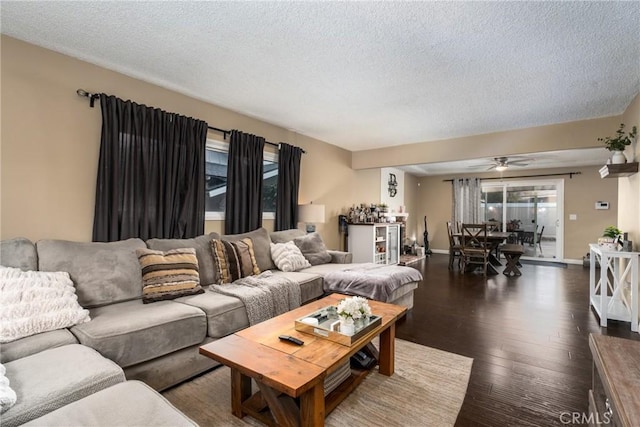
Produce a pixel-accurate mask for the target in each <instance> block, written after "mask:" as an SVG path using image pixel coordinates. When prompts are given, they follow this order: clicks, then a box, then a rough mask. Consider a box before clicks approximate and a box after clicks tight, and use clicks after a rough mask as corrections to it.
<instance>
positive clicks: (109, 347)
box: [71, 300, 207, 368]
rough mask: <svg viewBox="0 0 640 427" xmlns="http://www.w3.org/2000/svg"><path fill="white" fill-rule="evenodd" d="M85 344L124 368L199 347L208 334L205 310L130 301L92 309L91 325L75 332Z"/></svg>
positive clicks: (74, 329)
mask: <svg viewBox="0 0 640 427" xmlns="http://www.w3.org/2000/svg"><path fill="white" fill-rule="evenodd" d="M71 332H72V333H73V334H74V335H75V336H76V338H78V341H80V343H81V344H84V345H87V346H89V347H91V348H94V349H96V350H98V351H99V352H100V354H102V355H103V356H105V357H108V358H109V359H111V360H113V361H114V362H116V363H117V364H118V365H120V366H122V367H123V368H124V367H127V366H131V365H135V364H136V363H140V362H144V361H147V360H151V359H155V358H156V357H160V356H163V355H165V354H168V353H171V352H173V351H176V350H179V349H181V348H185V347H188V346H190V345H195V344H198V343H200V342H202V340H203V339H204V337H205V336H206V334H207V322H206V317H205V314H204V312H203V311H202V310H199V309H197V308H195V307H189V306H188V305H185V304H177V303H175V302H173V301H159V302H157V303H154V304H143V303H142V301H141V300H135V301H126V302H121V303H117V304H111V305H107V306H104V307H96V308H93V309H91V322H87V323H83V324H81V325H77V326H74V327H73V328H71Z"/></svg>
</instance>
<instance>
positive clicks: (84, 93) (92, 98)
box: [76, 89, 307, 154]
mask: <svg viewBox="0 0 640 427" xmlns="http://www.w3.org/2000/svg"><path fill="white" fill-rule="evenodd" d="M76 93H77V94H78V96H84V97H86V98H89V106H90V107H91V108H93V107H94V105H95V101H96V99H98V98H99V97H100V95H98V94H97V93H89V92H87V91H86V90H84V89H78V90H77V91H76ZM203 121H204V120H203ZM207 128H209V130H213V131H216V132H220V133H221V134H222V137H223V138H224V139H227V135H228V134H230V133H231V131H230V130H224V129H220V128H216V127H213V126H209V125H207ZM264 143H265V144H268V145H272V146H274V147H280V144H276V143H275V142H269V141H267V140H265V141H264ZM302 152H303V153H305V154H306V153H307V152H306V151H304V150H302Z"/></svg>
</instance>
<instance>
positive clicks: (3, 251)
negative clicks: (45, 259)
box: [0, 237, 38, 271]
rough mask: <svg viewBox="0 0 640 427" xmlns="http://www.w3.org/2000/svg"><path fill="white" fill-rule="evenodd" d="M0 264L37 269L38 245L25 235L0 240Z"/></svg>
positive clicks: (22, 268) (23, 268) (21, 268)
mask: <svg viewBox="0 0 640 427" xmlns="http://www.w3.org/2000/svg"><path fill="white" fill-rule="evenodd" d="M0 265H3V266H5V267H15V268H19V269H20V270H23V271H29V270H37V269H38V253H37V251H36V246H35V245H34V244H33V243H32V242H31V240H29V239H25V238H24V237H18V238H15V239H9V240H2V241H0Z"/></svg>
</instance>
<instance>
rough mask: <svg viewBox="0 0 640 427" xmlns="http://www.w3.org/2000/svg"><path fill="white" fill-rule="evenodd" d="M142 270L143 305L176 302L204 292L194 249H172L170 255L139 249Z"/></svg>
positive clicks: (137, 251)
mask: <svg viewBox="0 0 640 427" xmlns="http://www.w3.org/2000/svg"><path fill="white" fill-rule="evenodd" d="M136 253H137V254H138V261H139V262H140V267H141V268H142V302H143V303H145V304H147V303H150V302H156V301H162V300H167V299H175V298H178V297H181V296H184V295H195V294H201V293H203V292H204V290H203V289H202V287H201V286H200V276H199V274H198V258H196V250H195V249H194V248H179V249H171V250H169V251H167V252H163V251H154V250H153V249H138V250H136Z"/></svg>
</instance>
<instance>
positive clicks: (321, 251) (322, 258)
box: [293, 233, 331, 265]
mask: <svg viewBox="0 0 640 427" xmlns="http://www.w3.org/2000/svg"><path fill="white" fill-rule="evenodd" d="M293 243H295V244H296V246H297V247H299V248H300V251H302V255H304V257H305V258H306V259H307V260H308V261H309V262H310V263H311V265H319V264H326V263H328V262H331V255H330V254H329V252H327V247H326V246H325V245H324V242H323V241H322V237H320V235H319V234H318V233H309V234H307V235H304V236H301V237H296V238H295V239H293Z"/></svg>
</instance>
